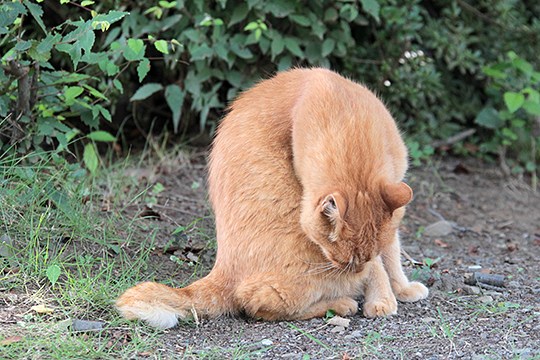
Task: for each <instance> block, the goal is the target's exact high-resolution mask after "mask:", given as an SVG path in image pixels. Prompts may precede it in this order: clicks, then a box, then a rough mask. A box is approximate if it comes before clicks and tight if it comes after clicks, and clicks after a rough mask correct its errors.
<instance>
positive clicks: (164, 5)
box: [159, 1, 176, 9]
mask: <svg viewBox="0 0 540 360" xmlns="http://www.w3.org/2000/svg"><path fill="white" fill-rule="evenodd" d="M159 6H161V7H162V8H164V9H172V8H173V7H175V6H176V1H160V2H159Z"/></svg>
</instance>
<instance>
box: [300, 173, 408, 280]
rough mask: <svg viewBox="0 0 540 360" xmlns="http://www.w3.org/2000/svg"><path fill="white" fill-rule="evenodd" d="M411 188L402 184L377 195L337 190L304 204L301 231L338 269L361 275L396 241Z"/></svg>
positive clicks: (382, 189) (382, 188)
mask: <svg viewBox="0 0 540 360" xmlns="http://www.w3.org/2000/svg"><path fill="white" fill-rule="evenodd" d="M411 199H412V190H411V188H410V187H409V186H408V185H407V184H405V183H403V182H401V183H397V184H384V185H381V186H380V187H377V190H376V191H372V192H363V191H343V190H336V191H332V192H329V193H326V194H325V195H323V196H322V197H320V198H317V201H316V203H304V208H303V209H302V215H301V224H302V229H303V230H304V232H305V233H306V234H307V235H308V237H309V238H310V239H311V240H312V241H313V242H314V243H316V244H317V245H319V247H320V248H321V250H322V252H323V254H324V256H325V257H326V258H327V259H328V260H329V261H330V262H331V263H332V264H333V266H334V267H335V268H337V269H341V270H344V271H351V272H360V271H362V269H363V267H364V264H365V263H366V262H368V261H370V260H371V259H373V258H374V257H376V256H377V255H379V254H380V251H381V249H382V248H383V247H384V246H386V245H387V244H389V243H390V242H391V241H393V238H394V236H395V231H396V228H397V226H398V224H399V221H400V220H401V217H402V216H403V213H404V208H403V207H404V206H405V205H407V204H408V203H409V202H410V201H411Z"/></svg>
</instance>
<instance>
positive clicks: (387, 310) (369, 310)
mask: <svg viewBox="0 0 540 360" xmlns="http://www.w3.org/2000/svg"><path fill="white" fill-rule="evenodd" d="M395 313H397V301H396V298H395V297H393V296H392V297H384V298H380V299H377V300H375V301H370V302H367V303H365V304H364V316H365V317H367V318H375V317H381V316H388V315H394V314H395Z"/></svg>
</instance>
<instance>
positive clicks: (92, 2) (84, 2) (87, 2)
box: [81, 0, 95, 6]
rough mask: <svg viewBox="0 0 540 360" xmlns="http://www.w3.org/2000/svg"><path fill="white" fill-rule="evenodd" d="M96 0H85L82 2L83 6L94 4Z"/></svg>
mask: <svg viewBox="0 0 540 360" xmlns="http://www.w3.org/2000/svg"><path fill="white" fill-rule="evenodd" d="M94 3H95V2H94V1H92V0H85V1H83V2H82V3H81V6H88V5H93V4H94Z"/></svg>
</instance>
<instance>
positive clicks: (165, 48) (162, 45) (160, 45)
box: [154, 40, 169, 54]
mask: <svg viewBox="0 0 540 360" xmlns="http://www.w3.org/2000/svg"><path fill="white" fill-rule="evenodd" d="M154 46H155V47H156V49H157V50H158V51H159V52H161V53H163V54H168V53H169V44H168V43H167V41H165V40H157V41H156V42H154Z"/></svg>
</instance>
